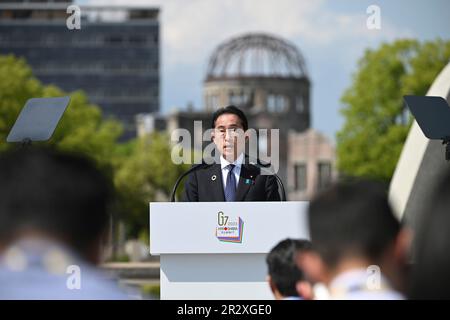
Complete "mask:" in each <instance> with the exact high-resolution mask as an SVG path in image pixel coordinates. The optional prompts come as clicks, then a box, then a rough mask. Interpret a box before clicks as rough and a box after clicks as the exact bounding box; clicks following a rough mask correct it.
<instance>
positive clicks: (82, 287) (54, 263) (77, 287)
mask: <svg viewBox="0 0 450 320" xmlns="http://www.w3.org/2000/svg"><path fill="white" fill-rule="evenodd" d="M0 283H2V289H1V290H0V299H7V300H9V299H12V300H15V299H32V300H35V299H36V300H41V299H58V300H60V299H62V300H72V299H77V300H78V299H86V300H91V299H105V300H125V299H128V296H127V295H126V294H125V292H124V291H123V290H121V289H120V288H119V286H118V285H117V282H116V281H115V280H114V279H112V278H111V277H108V276H107V275H106V274H104V273H103V272H101V271H100V270H98V269H97V268H96V267H95V266H92V265H90V264H89V263H86V262H84V261H83V260H82V259H80V258H79V257H77V256H76V255H75V254H73V253H72V252H71V251H70V250H67V248H65V247H63V246H61V245H58V244H54V243H49V242H44V241H37V242H36V241H33V242H29V241H20V242H18V243H15V244H14V245H12V246H10V247H9V248H8V249H6V250H5V251H4V252H3V255H2V256H1V257H0Z"/></svg>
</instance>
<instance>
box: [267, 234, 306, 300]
mask: <svg viewBox="0 0 450 320" xmlns="http://www.w3.org/2000/svg"><path fill="white" fill-rule="evenodd" d="M309 250H311V243H310V242H309V241H307V240H296V239H285V240H283V241H281V242H279V243H278V244H277V245H276V246H275V247H273V248H272V250H271V251H270V252H269V254H268V255H267V257H266V262H267V267H268V273H269V274H268V277H267V278H268V279H267V281H268V283H269V286H270V289H271V290H272V293H273V295H274V297H275V299H277V300H282V299H312V298H313V296H312V295H313V294H312V288H311V284H310V283H309V282H308V281H307V280H306V278H305V275H304V273H303V271H302V270H301V269H299V268H298V267H297V265H296V260H297V258H298V256H299V255H302V254H303V253H305V252H307V251H309Z"/></svg>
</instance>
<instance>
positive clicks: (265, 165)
mask: <svg viewBox="0 0 450 320" xmlns="http://www.w3.org/2000/svg"><path fill="white" fill-rule="evenodd" d="M254 165H256V166H257V167H259V168H260V169H261V170H266V172H269V173H270V174H271V175H272V176H274V177H275V179H276V180H277V184H278V187H279V188H280V190H281V201H286V192H285V191H284V184H283V181H282V180H281V178H280V177H279V176H278V175H277V174H276V173H275V172H271V171H269V170H268V169H267V168H269V167H270V166H271V164H270V163H262V162H261V160H260V159H259V158H256V163H254Z"/></svg>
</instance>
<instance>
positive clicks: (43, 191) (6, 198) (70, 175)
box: [0, 148, 112, 254]
mask: <svg viewBox="0 0 450 320" xmlns="http://www.w3.org/2000/svg"><path fill="white" fill-rule="evenodd" d="M111 196H112V186H111V183H110V181H109V180H108V179H107V178H105V176H104V175H102V174H101V173H100V172H99V170H98V169H97V168H96V166H95V164H94V163H93V162H91V161H90V160H88V159H86V158H85V157H82V156H80V155H74V154H69V153H62V152H58V151H55V150H51V149H47V148H27V149H25V148H24V149H21V150H18V151H13V152H6V153H4V154H2V155H0V238H1V239H2V241H3V242H4V243H7V242H8V241H11V240H13V239H14V237H16V236H18V235H20V233H21V232H23V231H26V230H32V231H38V232H41V233H44V234H47V235H49V236H53V237H56V238H57V239H60V240H62V241H64V243H66V244H67V245H69V246H70V247H72V248H73V249H74V250H76V251H77V252H78V253H80V254H84V253H85V252H86V250H88V249H89V248H90V246H92V245H93V244H94V243H95V241H97V240H99V239H100V237H101V235H102V233H103V232H104V231H105V230H106V226H107V222H108V213H107V208H108V206H109V203H110V200H111Z"/></svg>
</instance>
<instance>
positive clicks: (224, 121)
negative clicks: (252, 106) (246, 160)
mask: <svg viewBox="0 0 450 320" xmlns="http://www.w3.org/2000/svg"><path fill="white" fill-rule="evenodd" d="M212 138H213V141H214V143H215V144H216V147H217V149H218V150H219V152H220V153H221V154H222V156H223V157H224V158H225V159H226V160H227V161H229V162H233V161H234V160H236V158H237V157H238V156H239V155H240V154H241V153H242V152H243V151H244V149H245V132H244V128H243V126H242V121H241V119H240V118H239V117H238V116H237V115H235V114H230V113H225V114H222V115H220V116H219V117H218V118H217V120H216V125H215V128H214V130H213V132H212Z"/></svg>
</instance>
